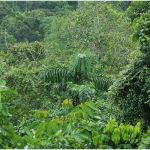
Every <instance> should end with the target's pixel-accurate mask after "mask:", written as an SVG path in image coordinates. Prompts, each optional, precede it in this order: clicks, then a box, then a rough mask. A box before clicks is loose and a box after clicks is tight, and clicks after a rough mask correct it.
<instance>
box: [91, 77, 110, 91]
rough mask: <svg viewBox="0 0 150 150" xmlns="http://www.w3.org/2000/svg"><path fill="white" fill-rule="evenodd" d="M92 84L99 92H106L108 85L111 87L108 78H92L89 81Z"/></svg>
mask: <svg viewBox="0 0 150 150" xmlns="http://www.w3.org/2000/svg"><path fill="white" fill-rule="evenodd" d="M90 80H91V81H92V82H94V84H95V87H96V88H97V89H99V90H103V91H107V90H108V88H109V87H110V85H112V83H113V81H112V80H111V79H108V78H104V77H92V78H91V79H90Z"/></svg>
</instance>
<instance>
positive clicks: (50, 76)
mask: <svg viewBox="0 0 150 150" xmlns="http://www.w3.org/2000/svg"><path fill="white" fill-rule="evenodd" d="M40 76H41V78H42V79H43V80H44V81H45V82H51V83H61V82H66V81H68V80H70V79H71V77H72V76H71V73H70V72H69V71H68V70H67V69H64V68H52V69H47V70H44V71H42V72H41V74H40Z"/></svg>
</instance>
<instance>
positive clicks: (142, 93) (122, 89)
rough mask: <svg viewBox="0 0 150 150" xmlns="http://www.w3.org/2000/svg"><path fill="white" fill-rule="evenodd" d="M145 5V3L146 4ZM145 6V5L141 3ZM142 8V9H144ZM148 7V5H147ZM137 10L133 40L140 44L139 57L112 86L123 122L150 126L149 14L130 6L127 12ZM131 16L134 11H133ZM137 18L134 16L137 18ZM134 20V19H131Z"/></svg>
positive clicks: (139, 8) (135, 6)
mask: <svg viewBox="0 0 150 150" xmlns="http://www.w3.org/2000/svg"><path fill="white" fill-rule="evenodd" d="M146 3H147V2H146ZM142 4H143V5H144V6H145V3H142ZM144 6H143V9H146V8H147V7H146V8H145V7H144ZM147 6H148V7H149V3H148V4H147ZM132 9H133V10H138V11H137V12H138V13H140V15H141V16H140V17H139V18H138V19H136V20H135V21H134V22H133V24H134V28H135V34H134V39H136V40H138V41H139V43H140V47H139V50H140V51H141V56H140V57H139V58H137V59H136V60H135V62H134V63H133V64H131V65H130V66H129V68H128V69H127V71H126V72H125V73H124V74H123V77H121V79H120V80H119V81H117V83H116V84H114V85H113V87H112V91H115V92H113V94H112V95H113V96H114V100H115V101H117V103H119V105H120V107H121V109H122V115H123V119H124V121H129V122H134V121H136V120H139V119H142V120H143V121H144V122H145V123H147V124H148V125H149V124H150V116H149V113H150V103H149V94H150V93H149V89H150V60H149V58H150V51H149V48H150V28H149V27H150V14H149V11H148V12H147V11H146V10H144V12H145V13H144V12H143V9H141V6H139V7H138V6H137V5H133V6H132V5H131V7H130V8H129V11H131V10H132ZM133 14H135V13H134V11H133ZM137 17H138V16H137V15H136V16H134V18H137ZM132 20H134V19H132Z"/></svg>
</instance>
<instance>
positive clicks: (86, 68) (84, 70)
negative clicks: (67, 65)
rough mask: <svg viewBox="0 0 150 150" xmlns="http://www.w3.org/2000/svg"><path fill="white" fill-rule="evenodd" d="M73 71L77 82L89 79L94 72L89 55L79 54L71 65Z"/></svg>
mask: <svg viewBox="0 0 150 150" xmlns="http://www.w3.org/2000/svg"><path fill="white" fill-rule="evenodd" d="M71 72H72V73H73V77H74V80H75V82H80V81H82V80H86V79H88V78H89V77H90V75H91V72H92V66H91V63H90V60H89V57H88V56H87V55H85V54H78V55H77V57H76V58H75V61H74V62H73V63H72V65H71Z"/></svg>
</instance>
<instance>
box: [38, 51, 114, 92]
mask: <svg viewBox="0 0 150 150" xmlns="http://www.w3.org/2000/svg"><path fill="white" fill-rule="evenodd" d="M92 69H93V68H92V65H91V62H90V59H89V57H87V55H85V54H78V55H77V57H76V58H75V61H74V62H73V64H72V65H71V66H70V68H68V69H66V68H51V69H47V70H45V71H43V72H42V73H41V77H42V78H43V79H44V80H45V81H46V82H50V83H59V84H61V85H64V83H66V82H67V81H73V82H75V83H81V82H82V81H85V80H89V81H92V82H93V83H94V84H95V87H96V88H97V89H99V90H107V89H108V88H109V86H110V85H111V84H112V80H110V79H108V78H103V77H94V75H92Z"/></svg>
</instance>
